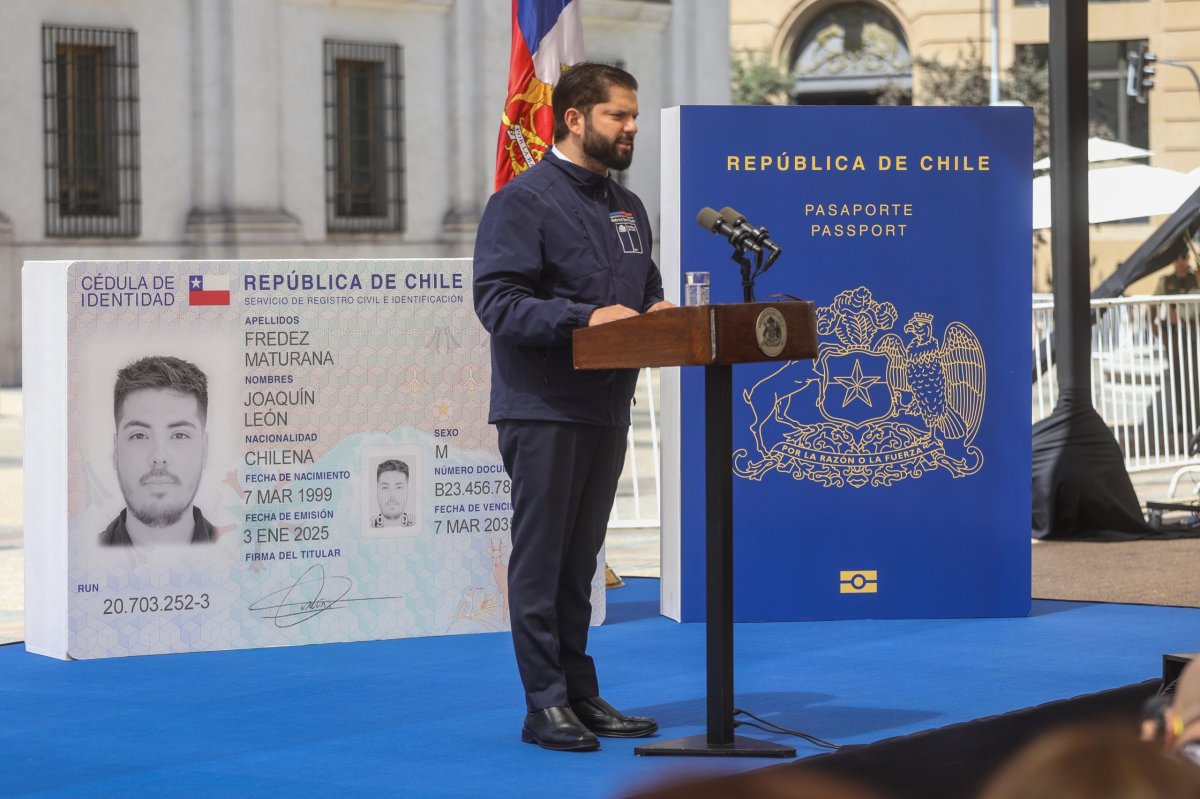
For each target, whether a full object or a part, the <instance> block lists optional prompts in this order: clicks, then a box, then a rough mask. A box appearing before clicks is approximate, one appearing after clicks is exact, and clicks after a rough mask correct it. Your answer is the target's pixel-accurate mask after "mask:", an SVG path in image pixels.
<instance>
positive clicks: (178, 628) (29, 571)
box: [23, 260, 604, 658]
mask: <svg viewBox="0 0 1200 799" xmlns="http://www.w3.org/2000/svg"><path fill="white" fill-rule="evenodd" d="M470 273H471V269H470V262H469V261H463V260H437V261H435V260H424V261H419V260H414V261H344V262H333V261H280V262H265V261H227V262H205V261H190V262H188V261H183V262H73V263H69V262H40V263H33V262H31V263H27V264H26V265H25V271H24V275H23V279H24V297H23V299H24V307H25V308H26V309H27V311H26V313H25V317H24V347H25V351H24V367H25V368H24V374H25V425H26V454H25V486H26V500H25V518H26V525H25V559H26V597H27V601H26V645H27V647H28V648H29V649H30V651H33V652H38V653H40V654H46V655H52V656H54V657H69V658H98V657H110V656H119V655H134V654H149V653H163V652H185V651H195V650H209V649H230V648H245V647H259V646H278V645H285V644H305V643H323V642H330V641H354V640H367V639H379V638H402V637H409V636H419V635H440V634H453V633H467V632H486V631H494V630H504V629H507V628H508V607H507V577H506V575H507V559H508V552H509V549H510V545H509V533H508V530H509V523H510V520H511V517H512V509H511V505H510V504H509V483H508V477H507V475H506V474H505V473H504V468H503V465H502V463H501V460H500V455H499V453H498V452H497V451H496V438H495V432H494V430H493V428H492V427H491V426H490V425H488V424H487V402H488V386H489V378H490V367H489V356H488V342H487V334H486V333H485V332H484V330H483V328H482V327H481V326H480V324H479V322H478V320H477V319H476V318H475V315H474V312H473V310H472V303H471V279H470ZM32 309H36V313H35V312H34V311H33V310H32ZM163 374H166V375H167V376H168V378H163V377H162V375H163ZM119 375H121V376H122V377H121V378H120V379H119V378H118V376H119ZM164 379H169V381H170V384H171V385H172V386H175V388H173V389H170V390H163V389H161V388H148V387H147V386H150V385H156V384H155V381H159V382H161V381H162V380H164ZM198 383H200V384H205V385H206V387H207V391H206V394H207V408H203V407H201V404H200V403H199V401H198V400H197V399H196V394H195V393H192V392H193V390H194V389H195V387H196V385H197V384H198ZM122 385H124V386H125V387H126V388H131V387H132V389H133V390H132V391H130V392H128V393H127V394H126V395H125V396H124V397H122V396H121V394H122V390H121V388H120V387H121V386H122ZM154 525H157V528H156V529H158V530H165V529H169V528H171V529H173V528H178V529H179V531H180V533H181V536H182V538H181V539H180V540H177V541H174V542H169V543H168V542H161V543H159V542H155V541H152V540H149V539H148V538H147V537H146V535H145V534H144V531H145V529H146V528H147V527H154ZM602 558H603V553H602V554H601V562H602ZM592 596H593V599H592V603H593V621H594V622H596V621H598V620H600V619H602V618H603V615H604V590H603V570H602V569H598V570H597V578H596V582H595V583H594V585H593V595H592Z"/></svg>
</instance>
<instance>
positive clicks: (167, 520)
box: [122, 472, 196, 527]
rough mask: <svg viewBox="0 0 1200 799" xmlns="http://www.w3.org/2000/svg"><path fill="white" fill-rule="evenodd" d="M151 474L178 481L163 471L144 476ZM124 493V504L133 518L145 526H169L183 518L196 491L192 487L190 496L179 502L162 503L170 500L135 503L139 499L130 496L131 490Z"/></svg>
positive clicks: (178, 481)
mask: <svg viewBox="0 0 1200 799" xmlns="http://www.w3.org/2000/svg"><path fill="white" fill-rule="evenodd" d="M152 475H153V476H155V477H163V476H168V477H172V478H174V479H175V482H176V483H180V480H179V478H178V477H175V475H172V474H166V473H163V472H151V473H150V474H147V475H145V477H150V476H152ZM143 479H144V478H143ZM122 491H124V486H122ZM124 493H125V506H126V507H127V508H128V509H129V512H130V514H132V515H133V518H135V519H137V520H138V521H139V522H141V523H142V524H144V525H146V526H147V527H170V526H171V525H173V524H175V523H176V522H177V521H179V520H180V519H181V518H183V514H184V512H185V511H186V510H187V509H188V508H190V507H191V506H192V500H193V499H195V498H196V491H195V489H194V488H193V490H192V491H191V494H190V496H188V498H187V499H185V500H182V503H181V504H180V503H176V504H163V503H165V502H169V501H170V500H169V499H164V500H161V501H158V502H155V503H153V504H149V505H139V504H137V503H138V501H139V500H138V499H137V498H136V497H134V496H131V495H132V494H133V492H131V491H124Z"/></svg>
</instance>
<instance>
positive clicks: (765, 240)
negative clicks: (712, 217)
mask: <svg viewBox="0 0 1200 799" xmlns="http://www.w3.org/2000/svg"><path fill="white" fill-rule="evenodd" d="M720 215H721V219H722V220H723V221H724V222H725V224H726V225H728V226H729V227H731V228H733V229H734V230H742V231H745V233H746V236H747V237H749V238H750V239H751V240H753V241H754V243H755V244H757V245H759V246H760V247H766V248H767V249H768V250H771V251H772V252H780V249H779V245H778V244H776V243H775V242H773V241H771V234H770V233H768V232H767V229H766V228H765V227H754V226H753V225H751V224H750V221H749V220H748V219H746V217H744V216H743V215H742V214H741V213H740V212H738V211H735V210H734V209H732V208H730V207H729V206H728V205H727V206H725V207H724V208H722V209H721V214H720Z"/></svg>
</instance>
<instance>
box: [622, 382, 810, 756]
mask: <svg viewBox="0 0 1200 799" xmlns="http://www.w3.org/2000/svg"><path fill="white" fill-rule="evenodd" d="M704 412H705V417H706V420H707V421H706V422H705V446H704V461H705V463H704V470H705V479H704V483H705V494H706V497H705V576H706V590H707V597H706V609H707V622H706V623H707V625H708V626H707V651H708V655H707V660H708V732H707V733H706V734H705V735H692V736H688V737H685V738H675V739H672V740H670V741H662V742H659V743H652V744H643V745H642V746H638V747H635V748H634V750H633V752H634V754H636V755H710V756H726V757H795V756H796V749H795V747H791V746H786V745H783V744H776V743H772V742H770V741H759V740H756V739H754V738H746V737H743V736H741V735H734V734H733V727H734V721H733V710H734V708H733V367H731V366H706V367H704Z"/></svg>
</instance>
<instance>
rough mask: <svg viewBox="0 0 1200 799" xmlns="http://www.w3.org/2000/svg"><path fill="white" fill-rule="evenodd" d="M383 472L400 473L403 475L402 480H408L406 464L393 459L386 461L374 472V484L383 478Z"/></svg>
mask: <svg viewBox="0 0 1200 799" xmlns="http://www.w3.org/2000/svg"><path fill="white" fill-rule="evenodd" d="M384 472H400V474H402V475H404V479H405V480H407V479H408V464H407V463H405V462H404V461H398V460H396V459H395V458H392V459H391V460H386V461H384V462H383V463H381V464H379V468H377V469H376V470H375V482H379V478H380V477H383V473H384Z"/></svg>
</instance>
